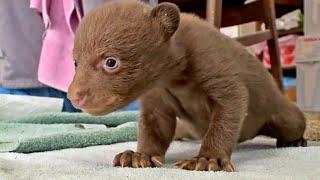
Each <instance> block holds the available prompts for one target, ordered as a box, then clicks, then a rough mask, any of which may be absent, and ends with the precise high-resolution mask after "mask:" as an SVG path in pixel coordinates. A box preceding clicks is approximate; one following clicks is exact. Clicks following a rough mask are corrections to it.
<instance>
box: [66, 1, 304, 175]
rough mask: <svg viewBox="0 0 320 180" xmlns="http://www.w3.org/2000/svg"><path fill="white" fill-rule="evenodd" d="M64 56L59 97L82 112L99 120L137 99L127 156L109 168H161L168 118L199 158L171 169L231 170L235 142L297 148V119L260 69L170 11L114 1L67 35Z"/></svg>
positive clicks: (235, 46)
mask: <svg viewBox="0 0 320 180" xmlns="http://www.w3.org/2000/svg"><path fill="white" fill-rule="evenodd" d="M109 56H112V57H116V58H118V59H120V62H121V66H120V67H119V69H118V70H117V71H116V72H114V73H109V72H106V71H105V70H104V69H103V68H102V66H101V62H103V59H105V58H106V57H109ZM74 58H75V61H76V62H77V64H78V67H77V69H76V75H75V77H74V80H73V82H72V84H71V86H70V89H69V92H68V96H69V98H70V99H71V100H72V101H73V102H75V101H76V100H78V99H84V97H85V101H84V104H83V110H84V111H86V112H88V113H91V114H93V115H101V114H106V113H109V112H112V111H114V110H116V109H119V108H121V107H123V106H125V105H127V104H128V103H129V102H131V101H133V100H135V99H137V98H140V99H141V108H142V109H141V118H140V120H139V131H138V132H139V133H138V148H137V152H133V151H125V152H124V153H120V154H118V155H117V156H116V157H115V160H114V165H115V166H118V165H121V166H130V167H149V166H161V165H162V163H163V159H164V155H165V152H166V150H167V148H168V147H169V145H170V143H171V141H172V139H173V137H174V135H175V129H176V118H177V117H179V119H180V120H182V121H183V122H185V123H187V124H189V125H191V126H190V127H192V129H193V132H194V133H193V137H201V138H202V146H201V148H200V152H199V155H198V156H197V157H196V158H195V159H192V160H184V161H180V162H178V163H177V164H176V165H177V166H179V167H180V168H184V169H190V170H194V169H195V170H214V171H215V170H226V171H233V167H232V164H231V163H230V156H231V153H232V151H233V149H234V148H235V146H236V145H237V142H242V141H245V140H248V139H252V138H253V137H255V136H257V135H260V134H263V135H268V136H271V137H275V138H277V139H278V142H277V143H278V146H290V145H305V142H304V140H303V138H302V137H303V133H304V130H305V118H304V116H303V114H302V113H301V112H300V110H299V109H298V108H297V107H296V106H295V105H293V104H292V103H290V102H289V101H288V100H287V99H286V98H285V97H284V96H283V95H282V94H281V92H280V91H279V90H278V88H277V87H276V84H275V82H274V80H273V79H272V77H271V76H270V74H269V73H268V72H267V70H266V69H265V68H264V67H263V66H262V65H261V63H259V61H258V60H257V59H256V58H255V57H254V56H252V55H250V54H249V53H248V52H247V51H246V49H245V48H244V47H243V46H242V45H240V44H239V43H237V42H235V41H234V40H232V39H230V38H229V37H227V36H225V35H223V34H221V33H219V32H218V31H216V30H215V29H214V28H213V27H212V25H211V24H208V23H207V22H205V21H203V20H200V19H199V18H197V17H195V16H193V15H189V14H183V13H180V12H179V9H178V8H177V7H176V6H175V5H173V4H170V3H162V4H160V5H158V6H157V7H155V8H152V7H150V6H148V5H146V4H143V3H141V2H138V1H121V2H114V3H110V4H108V5H106V6H103V7H100V8H98V9H96V10H95V11H93V12H92V13H91V14H89V15H88V16H87V17H85V19H84V20H83V21H82V22H81V24H80V26H79V28H78V30H77V32H76V37H75V47H74ZM182 127H183V126H182Z"/></svg>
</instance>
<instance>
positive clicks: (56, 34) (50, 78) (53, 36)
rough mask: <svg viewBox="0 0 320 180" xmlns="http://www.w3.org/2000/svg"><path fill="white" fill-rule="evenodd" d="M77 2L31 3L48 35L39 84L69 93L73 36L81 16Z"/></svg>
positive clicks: (34, 0) (47, 0) (36, 0)
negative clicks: (41, 19)
mask: <svg viewBox="0 0 320 180" xmlns="http://www.w3.org/2000/svg"><path fill="white" fill-rule="evenodd" d="M77 2H78V1H76V0H30V8H33V9H35V10H36V11H37V12H39V13H40V14H41V15H42V18H43V22H44V25H45V28H46V32H45V34H44V37H43V46H42V51H41V56H40V63H39V69H38V78H39V81H40V82H42V83H43V84H46V85H48V86H50V87H53V88H56V89H58V90H61V91H65V92H66V91H67V89H68V87H69V85H70V83H71V81H72V79H73V76H74V73H75V72H74V64H73V58H72V49H73V41H74V32H75V29H76V27H77V26H78V24H79V22H80V20H81V17H82V12H81V8H79V7H80V6H79V4H78V3H77Z"/></svg>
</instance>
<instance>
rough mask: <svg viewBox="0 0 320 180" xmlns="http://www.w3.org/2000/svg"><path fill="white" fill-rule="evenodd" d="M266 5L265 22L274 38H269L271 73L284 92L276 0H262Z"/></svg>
mask: <svg viewBox="0 0 320 180" xmlns="http://www.w3.org/2000/svg"><path fill="white" fill-rule="evenodd" d="M262 1H263V6H264V15H265V24H266V28H267V29H269V30H270V33H271V36H272V38H271V39H270V40H268V47H269V54H270V61H271V74H272V75H273V77H274V78H275V80H276V82H277V84H278V86H279V88H280V90H281V91H282V92H283V91H284V88H283V82H282V79H283V77H282V76H283V75H282V68H281V62H280V50H279V43H278V32H277V29H276V15H275V6H274V0H262Z"/></svg>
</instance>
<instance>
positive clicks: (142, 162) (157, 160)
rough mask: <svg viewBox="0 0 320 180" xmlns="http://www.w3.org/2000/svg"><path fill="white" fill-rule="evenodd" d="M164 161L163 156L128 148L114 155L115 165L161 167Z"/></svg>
mask: <svg viewBox="0 0 320 180" xmlns="http://www.w3.org/2000/svg"><path fill="white" fill-rule="evenodd" d="M163 162H164V158H163V157H161V156H157V155H148V154H145V153H139V152H134V151H131V150H127V151H124V152H123V153H119V154H117V155H116V156H115V157H114V159H113V166H115V167H116V166H121V167H133V168H146V167H161V166H162V165H163Z"/></svg>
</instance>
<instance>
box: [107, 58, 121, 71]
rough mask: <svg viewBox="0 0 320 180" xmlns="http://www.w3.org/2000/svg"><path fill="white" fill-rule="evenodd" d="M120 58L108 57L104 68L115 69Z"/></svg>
mask: <svg viewBox="0 0 320 180" xmlns="http://www.w3.org/2000/svg"><path fill="white" fill-rule="evenodd" d="M119 64H120V62H119V60H118V59H116V58H114V57H108V58H106V59H105V60H104V61H103V68H104V69H105V70H106V71H115V70H116V69H117V68H118V67H119Z"/></svg>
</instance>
